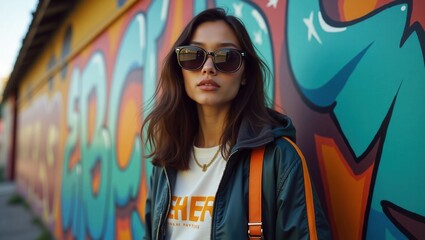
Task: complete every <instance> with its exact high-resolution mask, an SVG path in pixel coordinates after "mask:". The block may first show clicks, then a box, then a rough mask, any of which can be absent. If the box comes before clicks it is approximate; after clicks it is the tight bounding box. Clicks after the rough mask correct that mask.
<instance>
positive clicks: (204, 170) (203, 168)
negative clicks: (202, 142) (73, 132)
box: [202, 164, 207, 172]
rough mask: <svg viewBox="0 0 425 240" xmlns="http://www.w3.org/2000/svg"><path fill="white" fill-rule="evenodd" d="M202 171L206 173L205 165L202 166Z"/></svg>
mask: <svg viewBox="0 0 425 240" xmlns="http://www.w3.org/2000/svg"><path fill="white" fill-rule="evenodd" d="M202 171H203V172H206V171H207V164H204V165H202Z"/></svg>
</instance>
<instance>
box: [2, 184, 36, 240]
mask: <svg viewBox="0 0 425 240" xmlns="http://www.w3.org/2000/svg"><path fill="white" fill-rule="evenodd" d="M16 193H17V191H16V187H15V184H14V183H13V182H6V183H4V182H3V183H0V239H2V240H3V239H4V240H9V239H10V240H36V239H37V238H38V237H39V236H40V235H41V233H42V229H41V227H40V226H39V225H37V224H36V223H34V222H33V220H34V219H35V215H34V214H33V213H32V212H31V210H30V209H29V208H28V209H27V208H25V206H24V205H23V204H14V205H11V204H9V203H8V201H9V199H10V198H11V197H12V196H14V195H15V194H16Z"/></svg>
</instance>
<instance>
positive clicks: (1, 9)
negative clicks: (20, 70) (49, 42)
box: [0, 0, 38, 95]
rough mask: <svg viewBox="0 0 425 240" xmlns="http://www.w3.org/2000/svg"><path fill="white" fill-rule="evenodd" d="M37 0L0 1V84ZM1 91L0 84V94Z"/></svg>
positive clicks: (8, 70)
mask: <svg viewBox="0 0 425 240" xmlns="http://www.w3.org/2000/svg"><path fill="white" fill-rule="evenodd" d="M37 4H38V0H3V1H1V3H0V85H1V84H2V83H1V79H3V78H5V77H7V76H9V74H10V72H11V71H12V69H13V66H14V64H15V61H16V58H17V57H18V53H19V50H20V49H21V46H22V40H23V39H24V37H25V35H26V33H27V31H28V27H29V25H30V23H31V21H32V12H34V11H35V9H36V8H37ZM2 93H3V90H2V86H0V95H1V94H2Z"/></svg>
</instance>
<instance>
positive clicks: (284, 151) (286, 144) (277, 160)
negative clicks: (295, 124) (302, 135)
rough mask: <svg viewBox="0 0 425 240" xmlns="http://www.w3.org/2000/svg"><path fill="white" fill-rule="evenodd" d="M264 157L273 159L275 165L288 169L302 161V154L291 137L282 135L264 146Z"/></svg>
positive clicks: (268, 159)
mask: <svg viewBox="0 0 425 240" xmlns="http://www.w3.org/2000/svg"><path fill="white" fill-rule="evenodd" d="M264 158H265V160H267V161H273V162H274V165H275V166H276V167H283V168H285V169H288V168H291V166H293V165H296V164H300V163H302V161H303V160H304V155H303V153H302V151H301V150H300V148H299V147H298V146H297V145H296V143H295V142H294V141H293V140H292V139H291V138H289V137H286V136H283V137H279V138H276V139H275V140H274V141H273V142H271V143H269V144H268V145H267V146H266V151H265V153H264Z"/></svg>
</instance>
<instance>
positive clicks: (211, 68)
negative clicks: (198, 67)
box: [202, 56, 217, 75]
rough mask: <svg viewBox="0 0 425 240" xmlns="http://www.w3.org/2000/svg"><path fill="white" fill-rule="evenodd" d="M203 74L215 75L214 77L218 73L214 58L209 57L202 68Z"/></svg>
mask: <svg viewBox="0 0 425 240" xmlns="http://www.w3.org/2000/svg"><path fill="white" fill-rule="evenodd" d="M202 73H205V74H213V75H215V74H216V73H217V69H216V68H215V65H214V62H213V57H212V56H208V57H207V60H206V61H205V63H204V66H202Z"/></svg>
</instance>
